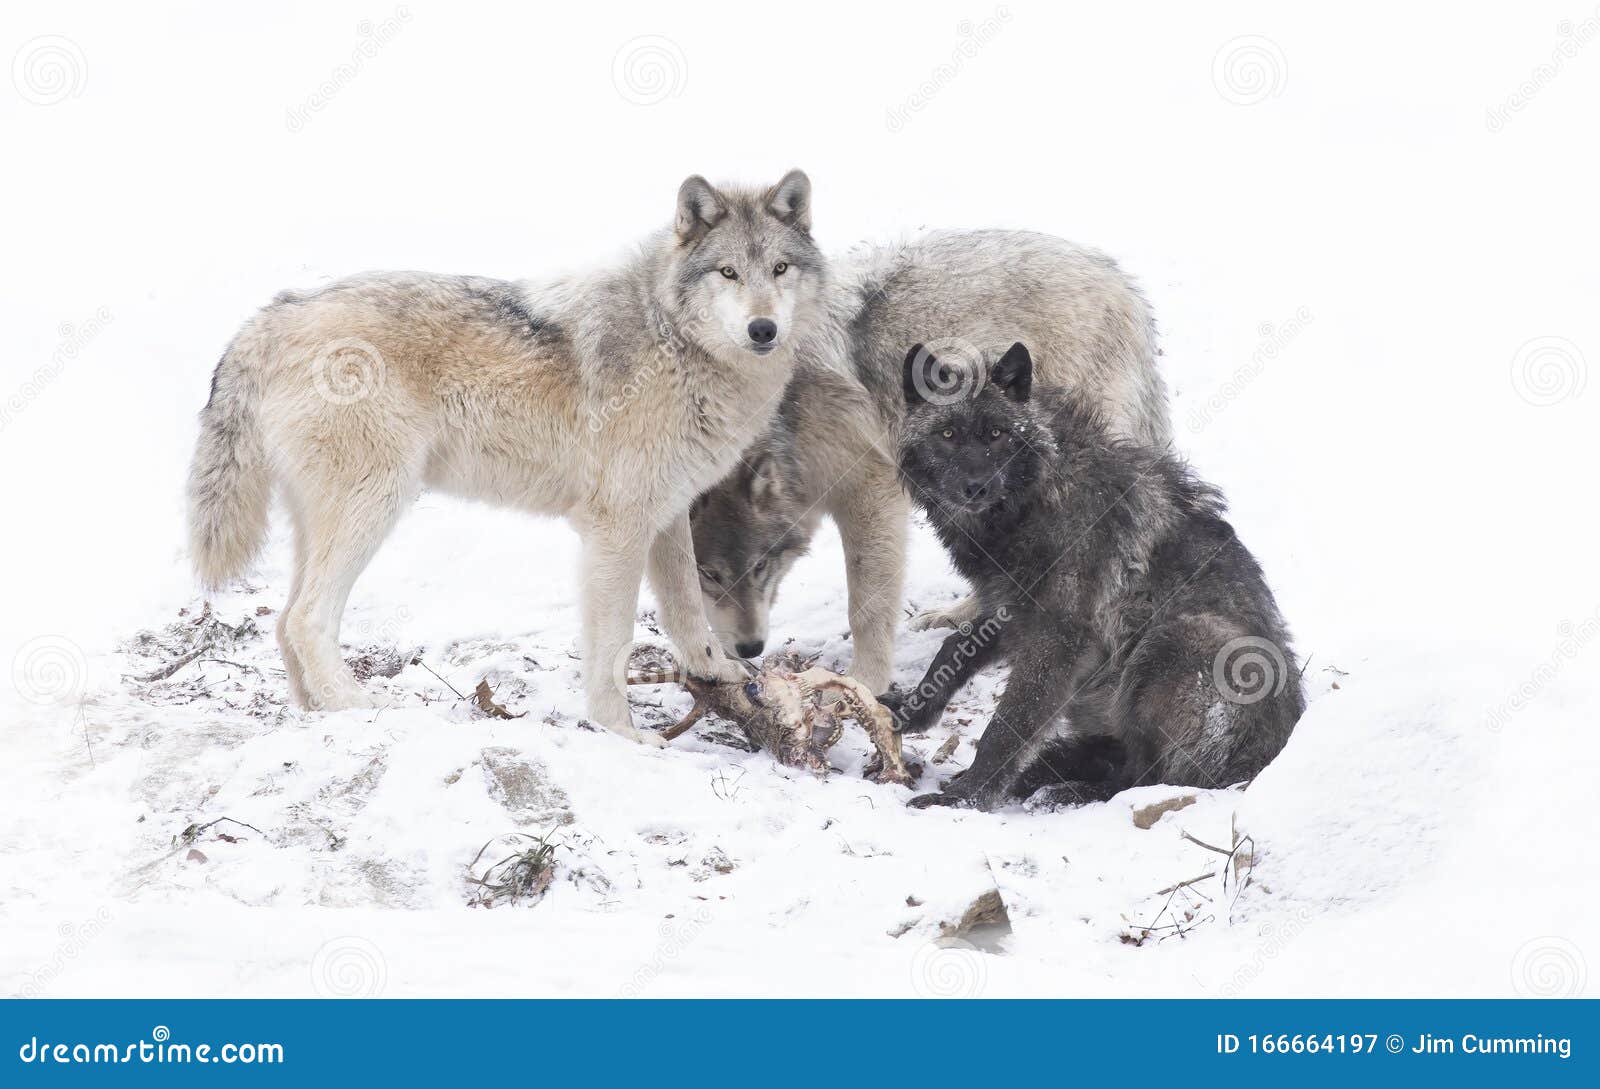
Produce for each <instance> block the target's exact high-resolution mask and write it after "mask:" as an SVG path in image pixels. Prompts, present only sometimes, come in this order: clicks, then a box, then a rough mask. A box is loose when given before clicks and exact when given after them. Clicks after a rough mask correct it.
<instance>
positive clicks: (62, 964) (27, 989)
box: [17, 907, 111, 998]
mask: <svg viewBox="0 0 1600 1089" xmlns="http://www.w3.org/2000/svg"><path fill="white" fill-rule="evenodd" d="M110 925H111V909H110V908H109V907H102V908H101V909H100V910H98V911H96V912H95V913H94V915H93V916H91V917H90V918H89V919H87V920H85V921H84V922H81V923H72V922H64V923H62V924H61V925H60V926H59V927H57V928H56V932H57V933H58V934H59V935H60V936H61V942H60V944H59V945H57V946H56V948H55V950H54V951H53V952H52V953H51V955H50V959H49V960H48V961H46V962H45V963H44V964H42V965H40V966H39V967H38V968H37V969H35V970H34V972H33V974H32V975H30V976H29V977H28V981H27V982H26V983H24V984H23V985H22V987H21V988H20V989H19V991H18V992H17V993H18V994H19V995H20V996H21V997H23V998H37V997H39V995H41V994H43V993H44V991H45V989H46V988H47V987H49V986H50V983H51V981H53V980H54V979H55V978H56V977H57V976H59V975H60V974H61V973H62V972H63V971H64V970H65V969H66V966H67V962H68V961H73V960H77V959H78V956H79V954H81V953H82V952H83V951H84V950H85V949H86V948H88V946H89V944H90V943H91V942H93V941H94V940H95V939H96V938H98V937H99V936H100V935H101V934H103V933H105V931H106V928H107V927H108V926H110Z"/></svg>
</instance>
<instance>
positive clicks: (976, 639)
mask: <svg viewBox="0 0 1600 1089" xmlns="http://www.w3.org/2000/svg"><path fill="white" fill-rule="evenodd" d="M1010 620H1011V610H1010V609H1009V608H1007V607H1006V606H1004V605H1002V606H1000V607H999V608H998V609H996V610H995V611H994V614H993V615H992V616H988V617H985V618H984V619H983V622H982V623H980V624H977V625H974V624H973V623H972V621H970V620H964V621H962V622H961V623H960V624H959V625H957V627H956V632H957V633H958V634H960V636H961V642H959V643H957V644H956V648H955V651H954V652H953V653H952V654H950V655H949V657H948V659H946V660H943V661H941V662H940V665H939V668H938V669H936V670H934V671H933V673H932V674H931V675H930V676H928V677H925V678H924V679H923V680H922V682H921V683H920V684H918V685H917V687H915V688H913V689H912V690H911V691H910V692H907V693H906V694H905V695H904V697H902V699H901V703H900V709H899V711H898V712H897V713H896V714H895V716H894V728H895V729H897V730H899V729H903V728H904V726H905V724H906V721H907V720H908V718H909V716H911V715H914V714H916V713H917V712H918V711H920V710H922V708H923V707H925V706H927V705H928V703H929V701H930V700H932V699H933V698H934V697H935V696H937V695H938V694H939V693H941V692H944V691H946V690H947V689H948V687H949V685H950V682H952V681H953V680H955V678H956V676H957V675H958V674H959V673H960V672H961V666H962V663H964V662H965V661H966V660H967V659H968V658H972V657H975V656H976V655H977V654H978V652H980V651H981V650H983V648H984V647H986V646H988V645H989V644H990V643H992V642H993V641H994V639H995V637H996V636H998V635H999V634H1000V631H1001V629H1002V628H1004V627H1005V625H1006V624H1007V623H1009V622H1010ZM952 638H953V636H952ZM940 657H941V658H944V655H943V653H942V652H941V655H940Z"/></svg>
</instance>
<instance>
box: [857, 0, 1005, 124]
mask: <svg viewBox="0 0 1600 1089" xmlns="http://www.w3.org/2000/svg"><path fill="white" fill-rule="evenodd" d="M1010 21H1011V9H1010V8H1008V7H1006V6H1005V5H1004V4H1001V5H1000V6H999V7H997V8H995V9H994V14H993V15H991V16H990V17H989V18H987V19H985V20H984V21H983V22H981V23H978V24H977V25H976V26H974V25H973V23H972V22H971V21H970V20H967V19H963V20H962V21H961V22H959V23H957V24H956V34H958V35H959V40H958V41H957V42H956V46H955V48H954V49H952V50H951V51H950V57H949V59H948V60H945V61H941V62H940V63H939V64H936V65H935V66H934V68H933V71H931V72H929V73H928V78H927V79H925V80H923V81H922V82H921V83H919V84H918V85H917V89H916V90H915V91H914V92H912V93H911V95H910V96H909V97H907V98H905V99H902V100H901V102H900V103H899V104H898V105H896V106H891V107H890V108H889V116H888V118H887V120H885V122H884V127H886V128H887V129H888V130H889V131H890V132H899V131H900V130H901V129H903V128H905V127H906V126H907V125H908V124H910V123H911V117H912V115H913V114H916V113H920V112H921V111H922V110H924V109H925V108H926V107H927V105H928V103H929V102H931V101H933V98H934V96H935V95H937V94H938V93H939V92H940V91H942V90H944V88H945V87H946V86H948V85H949V84H950V83H951V82H952V81H954V80H955V78H956V77H957V76H959V75H960V74H961V70H962V69H963V68H965V67H966V66H967V63H968V62H969V61H971V60H972V59H973V58H974V57H976V56H977V55H978V54H979V53H980V52H982V51H983V48H984V47H985V46H986V45H988V44H989V43H990V42H992V41H993V40H994V39H995V37H996V36H997V35H998V34H999V33H1000V31H1001V30H1002V29H1004V27H1005V24H1006V23H1009V22H1010Z"/></svg>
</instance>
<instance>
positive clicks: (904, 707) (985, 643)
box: [878, 610, 1005, 734]
mask: <svg viewBox="0 0 1600 1089" xmlns="http://www.w3.org/2000/svg"><path fill="white" fill-rule="evenodd" d="M1003 611H1004V610H1002V612H1003ZM1004 648H1005V621H1004V620H1002V619H1001V618H1000V617H999V616H993V617H988V618H986V619H984V620H982V621H980V622H979V623H977V624H969V625H968V626H967V630H966V631H965V632H960V631H958V632H956V633H955V634H954V635H949V636H946V637H945V641H944V642H943V643H941V644H940V645H939V653H937V654H935V655H934V656H933V661H932V662H929V663H928V669H927V671H926V672H925V673H923V675H922V680H920V681H918V682H917V685H916V687H915V688H912V689H910V690H909V691H905V692H896V693H893V694H889V695H884V696H880V697H879V699H878V702H879V703H882V704H883V705H884V706H885V707H887V708H889V710H891V711H893V712H894V722H895V729H896V730H899V731H901V732H903V733H911V734H918V733H922V732H923V731H925V730H927V729H929V728H930V727H932V726H934V725H935V724H936V723H938V721H939V716H940V715H943V714H944V709H945V707H947V706H948V705H949V703H950V700H951V698H952V697H953V696H954V695H955V694H956V693H957V692H959V691H961V689H962V688H963V687H964V686H965V685H966V683H967V682H968V681H970V680H971V679H972V678H973V676H974V675H975V674H976V673H977V672H978V670H980V669H982V668H983V667H984V666H986V665H988V664H989V663H990V662H993V661H994V660H995V659H996V658H998V657H999V656H1000V655H1001V653H1003V651H1004Z"/></svg>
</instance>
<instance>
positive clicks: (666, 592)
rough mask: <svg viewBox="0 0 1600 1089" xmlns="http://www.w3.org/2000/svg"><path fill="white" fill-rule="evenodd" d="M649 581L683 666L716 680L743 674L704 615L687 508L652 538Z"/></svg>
mask: <svg viewBox="0 0 1600 1089" xmlns="http://www.w3.org/2000/svg"><path fill="white" fill-rule="evenodd" d="M650 585H651V587H652V588H654V590H655V592H656V600H657V601H658V602H659V603H660V606H661V626H662V627H663V628H665V629H666V630H667V638H669V639H671V640H672V642H673V645H674V646H675V647H677V650H678V657H679V658H680V659H681V660H682V662H683V668H684V671H685V672H686V673H688V674H689V675H690V676H691V677H695V678H697V679H699V680H705V681H714V682H717V683H727V682H730V681H742V680H744V679H745V677H746V673H745V669H744V667H743V666H741V665H740V664H739V663H738V662H737V661H735V660H734V659H732V658H729V657H728V656H727V655H725V654H723V653H722V646H721V644H720V643H719V642H718V641H717V638H716V636H714V635H712V634H711V625H710V623H708V622H707V620H706V611H705V601H704V599H703V598H702V597H701V594H700V579H699V576H698V575H696V573H695V561H694V538H693V537H692V536H691V535H690V532H689V515H688V512H687V511H686V512H684V513H683V514H681V515H679V516H678V517H677V518H675V519H673V521H672V524H671V525H670V526H668V527H667V528H666V529H664V530H662V531H661V532H660V533H659V534H657V535H656V538H655V541H654V542H653V543H652V544H651V546H650Z"/></svg>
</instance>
